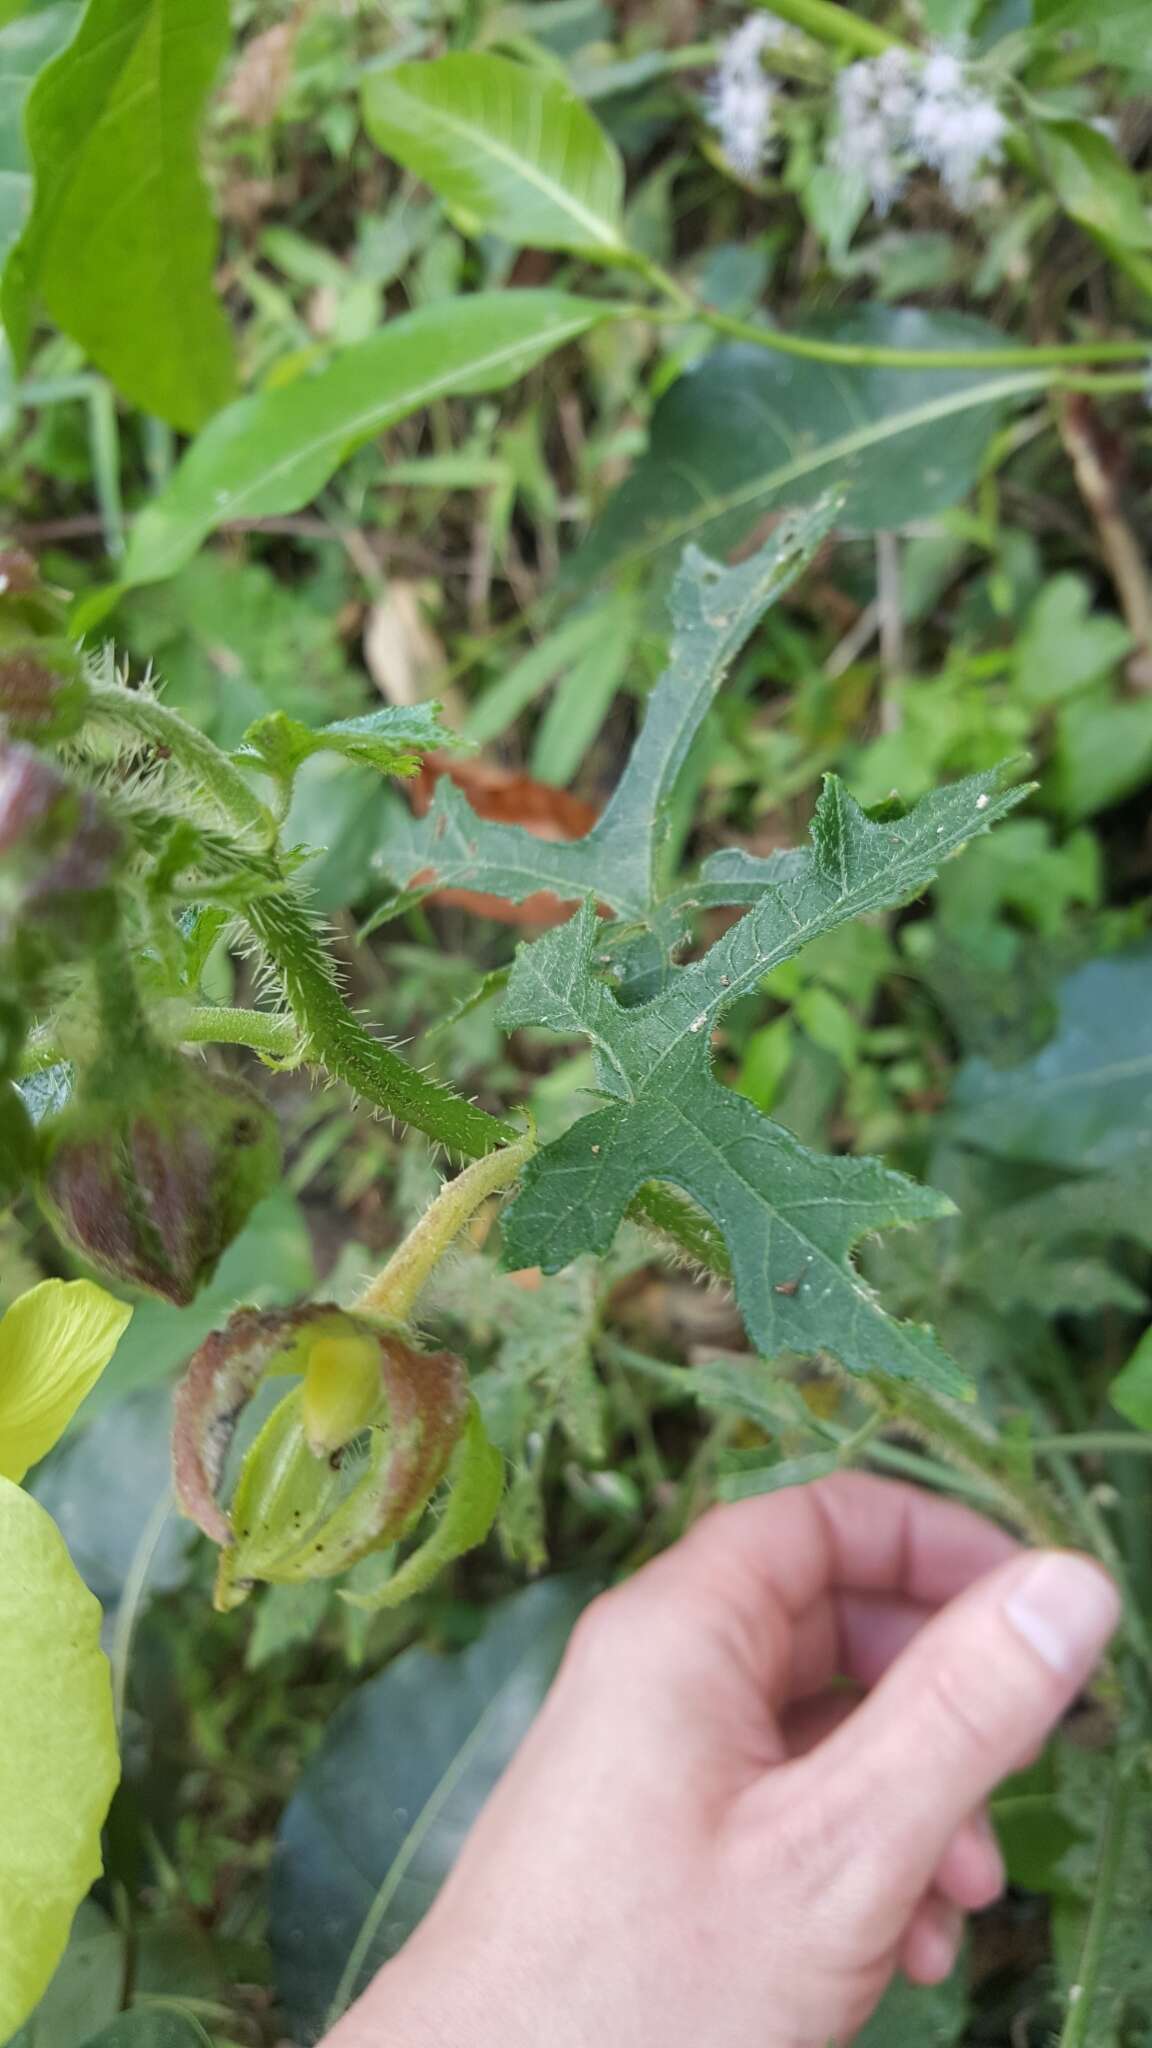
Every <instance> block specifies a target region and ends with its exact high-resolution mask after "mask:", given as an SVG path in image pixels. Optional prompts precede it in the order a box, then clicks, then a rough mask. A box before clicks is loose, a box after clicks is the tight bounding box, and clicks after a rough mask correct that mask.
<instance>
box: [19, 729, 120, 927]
mask: <svg viewBox="0 0 1152 2048" xmlns="http://www.w3.org/2000/svg"><path fill="white" fill-rule="evenodd" d="M122 845H123V838H122V834H121V832H120V829H119V827H118V826H117V825H115V824H114V823H113V821H112V820H111V818H109V817H108V816H107V815H106V814H105V812H104V811H103V810H102V808H101V806H100V804H99V802H98V800H97V798H96V797H95V796H94V795H93V794H92V792H91V790H87V789H78V788H77V787H76V786H75V784H74V783H72V782H69V780H68V779H67V777H66V776H65V775H63V774H61V772H60V770H59V769H58V768H57V767H56V766H55V765H54V763H53V762H51V761H49V760H47V759H46V758H45V757H44V755H42V754H38V753H36V752H35V751H34V749H33V748H31V747H25V746H19V745H12V744H5V743H4V742H0V939H2V938H3V937H4V936H5V931H6V928H7V927H14V926H15V924H16V922H17V921H18V920H19V919H21V918H26V919H27V918H33V919H36V920H37V921H39V920H43V919H48V920H49V921H50V922H51V923H52V924H53V925H56V924H58V923H60V922H61V921H63V923H64V924H65V925H67V923H68V920H69V917H70V916H71V915H72V914H73V913H74V912H76V911H77V910H79V909H80V908H82V906H83V904H84V903H85V901H86V900H87V901H88V902H91V899H93V898H94V897H96V896H98V895H100V894H102V893H104V892H106V891H107V890H108V887H109V884H110V882H111V880H112V877H113V875H114V873H115V869H116V866H117V864H118V861H119V857H120V853H121V850H122Z"/></svg>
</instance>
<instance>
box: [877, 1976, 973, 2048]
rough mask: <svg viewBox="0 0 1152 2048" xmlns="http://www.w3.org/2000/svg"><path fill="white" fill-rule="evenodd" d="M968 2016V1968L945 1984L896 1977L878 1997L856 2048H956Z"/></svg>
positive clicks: (961, 2037)
mask: <svg viewBox="0 0 1152 2048" xmlns="http://www.w3.org/2000/svg"><path fill="white" fill-rule="evenodd" d="M967 2019H968V1986H967V1971H966V1970H965V1969H964V1968H963V1967H962V1968H960V1969H958V1970H957V1971H956V1973H955V1975H954V1976H951V1977H950V1978H949V1979H948V1982H947V1983H946V1984H933V1985H932V1986H931V1987H928V1986H925V1985H920V1984H908V1983H906V1982H905V1980H904V1979H903V1978H902V1977H898V1978H897V1979H896V1981H895V1982H894V1983H893V1984H892V1985H891V1987H890V1988H889V1990H888V1991H887V1992H886V1993H885V1995H884V1997H883V1998H882V1999H881V2000H880V2003H879V2005H878V2006H877V2008H876V2011H875V2012H874V2013H873V2015H872V2018H871V2019H870V2020H869V2022H868V2024H867V2026H866V2027H865V2028H864V2030H863V2032H862V2033H859V2034H857V2035H856V2037H855V2048H955V2044H956V2043H957V2042H958V2041H960V2040H962V2039H963V2035H964V2028H965V2025H966V2023H967Z"/></svg>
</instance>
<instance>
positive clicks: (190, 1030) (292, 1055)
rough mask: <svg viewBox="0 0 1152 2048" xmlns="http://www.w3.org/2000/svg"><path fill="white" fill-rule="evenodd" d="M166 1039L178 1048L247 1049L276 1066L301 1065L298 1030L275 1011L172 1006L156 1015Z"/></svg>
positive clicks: (287, 1018)
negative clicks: (165, 1011)
mask: <svg viewBox="0 0 1152 2048" xmlns="http://www.w3.org/2000/svg"><path fill="white" fill-rule="evenodd" d="M159 1022H160V1027H161V1029H162V1030H163V1032H164V1034H165V1036H166V1037H168V1038H171V1039H173V1040H174V1041H175V1042H176V1043H178V1044H180V1045H247V1046H250V1047H251V1049H252V1051H253V1052H258V1053H261V1054H263V1056H264V1057H265V1058H266V1059H270V1060H275V1061H276V1064H277V1066H281V1067H289V1066H299V1065H302V1064H303V1059H304V1054H303V1052H302V1050H301V1046H300V1030H299V1027H298V1025H297V1023H296V1019H295V1018H294V1017H289V1016H286V1015H284V1014H282V1013H281V1012H279V1011H276V1010H229V1009H216V1008H212V1007H209V1006H206V1005H202V1004H197V1005H196V1006H195V1007H193V1008H188V1007H186V1006H185V1005H184V1004H182V1003H173V1004H172V1006H171V1009H170V1010H169V1011H168V1012H167V1014H165V1013H164V1012H163V1011H161V1013H160V1018H159Z"/></svg>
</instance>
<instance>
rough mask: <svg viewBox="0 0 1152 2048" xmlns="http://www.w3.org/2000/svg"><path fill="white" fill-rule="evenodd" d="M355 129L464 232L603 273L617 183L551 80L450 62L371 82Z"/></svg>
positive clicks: (581, 111) (618, 241)
mask: <svg viewBox="0 0 1152 2048" xmlns="http://www.w3.org/2000/svg"><path fill="white" fill-rule="evenodd" d="M364 123H365V126H366V128H367V129H368V133H369V134H370V135H371V136H372V138H373V140H374V141H375V142H378V143H379V145H380V147H381V149H383V150H384V151H386V153H387V154H388V155H389V156H391V157H394V158H395V159H396V161H397V162H398V163H402V164H403V165H404V166H405V168H406V169H407V170H410V171H414V172H415V173H416V176H417V177H418V178H422V179H423V180H424V183H425V184H426V185H431V187H432V189H433V191H434V192H437V193H439V195H440V197H441V199H443V200H444V202H445V204H446V205H447V206H448V207H449V208H450V209H451V211H452V213H453V214H454V216H455V217H456V219H457V221H458V222H459V223H460V225H461V226H462V227H464V228H465V229H470V230H471V231H472V232H476V231H478V230H480V229H486V230H490V231H491V232H493V233H495V234H498V235H502V236H504V237H505V238H506V239H507V240H508V241H510V242H523V243H526V244H527V245H528V246H529V247H531V248H540V249H572V250H576V251H578V252H580V253H581V254H583V255H588V256H595V257H599V258H600V259H601V260H606V261H609V262H611V261H612V260H613V259H614V258H618V257H619V256H620V255H621V254H622V252H623V249H624V240H623V230H622V226H621V219H620V212H621V199H622V194H623V187H624V171H623V165H622V164H621V161H620V156H619V152H618V151H617V149H616V145H615V143H613V142H611V141H610V140H609V138H608V136H607V135H606V134H605V133H604V130H603V129H602V128H601V127H600V126H599V124H598V122H596V121H595V120H594V119H593V117H592V115H591V114H590V113H589V112H588V109H587V107H586V106H585V105H584V103H583V101H582V100H579V99H577V97H576V95H575V93H574V92H572V91H571V89H570V88H569V86H568V85H566V84H565V82H564V80H563V79H561V78H557V77H556V76H555V75H554V74H553V73H552V72H549V71H540V70H533V69H530V68H529V67H528V66H527V65H525V64H514V63H512V62H510V61H509V59H508V58H506V57H493V56H489V55H485V54H455V55H452V56H448V57H437V58H435V59H434V60H432V61H431V62H425V63H421V64H398V65H395V66H394V67H393V68H392V69H390V70H384V71H375V72H372V73H370V75H369V77H368V79H367V81H366V83H365V86H364Z"/></svg>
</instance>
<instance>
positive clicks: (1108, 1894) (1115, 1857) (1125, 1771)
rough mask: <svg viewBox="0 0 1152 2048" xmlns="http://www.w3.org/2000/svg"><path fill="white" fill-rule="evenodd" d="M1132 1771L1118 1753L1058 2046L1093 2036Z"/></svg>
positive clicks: (1068, 2047)
mask: <svg viewBox="0 0 1152 2048" xmlns="http://www.w3.org/2000/svg"><path fill="white" fill-rule="evenodd" d="M1133 1770H1134V1766H1133V1763H1132V1760H1131V1758H1130V1757H1125V1756H1124V1755H1123V1754H1121V1756H1120V1758H1119V1760H1118V1761H1117V1764H1116V1769H1115V1775H1114V1777H1113V1779H1112V1789H1111V1792H1110V1794H1109V1798H1108V1810H1107V1813H1106V1814H1105V1817H1104V1827H1103V1831H1102V1833H1101V1836H1100V1848H1099V1860H1098V1863H1097V1869H1096V1883H1095V1888H1094V1890H1093V1893H1092V1905H1091V1909H1090V1911H1089V1915H1088V1928H1087V1932H1086V1933H1085V1936H1084V1947H1083V1950H1082V1951H1081V1955H1080V1967H1079V1969H1078V1970H1077V1973H1076V1982H1075V1984H1073V1986H1072V1988H1071V1990H1070V1991H1069V1993H1068V2012H1067V2016H1066V2018H1065V2021H1064V2027H1063V2031H1062V2033H1061V2035H1060V2042H1059V2048H1088V2043H1089V2042H1090V2041H1091V2039H1092V2035H1091V2032H1090V2028H1091V2022H1092V2008H1093V2005H1094V2004H1095V2001H1096V1992H1097V1989H1098V1986H1099V1982H1100V1966H1101V1963H1102V1962H1103V1958H1104V1943H1105V1940H1106V1938H1107V1934H1108V1921H1109V1917H1110V1915H1111V1912H1112V1901H1113V1897H1114V1895H1115V1891H1116V1885H1117V1881H1118V1879H1119V1876H1120V1864H1121V1860H1122V1858H1123V1855H1124V1838H1125V1834H1126V1832H1127V1827H1128V1814H1129V1809H1130V1807H1131V1802H1132V1777H1133Z"/></svg>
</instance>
